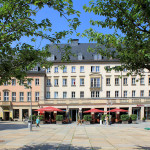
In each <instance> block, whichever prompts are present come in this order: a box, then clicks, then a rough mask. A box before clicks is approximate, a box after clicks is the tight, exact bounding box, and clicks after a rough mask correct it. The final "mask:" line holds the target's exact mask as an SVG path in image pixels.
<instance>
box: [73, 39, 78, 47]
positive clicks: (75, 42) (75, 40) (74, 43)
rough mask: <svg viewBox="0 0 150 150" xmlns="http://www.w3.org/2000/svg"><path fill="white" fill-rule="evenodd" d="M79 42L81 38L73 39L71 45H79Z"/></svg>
mask: <svg viewBox="0 0 150 150" xmlns="http://www.w3.org/2000/svg"><path fill="white" fill-rule="evenodd" d="M78 43H79V39H72V41H71V46H77V45H78Z"/></svg>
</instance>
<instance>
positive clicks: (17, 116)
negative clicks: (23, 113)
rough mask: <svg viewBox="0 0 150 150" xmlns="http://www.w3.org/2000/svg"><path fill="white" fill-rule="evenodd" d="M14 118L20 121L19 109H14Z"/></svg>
mask: <svg viewBox="0 0 150 150" xmlns="http://www.w3.org/2000/svg"><path fill="white" fill-rule="evenodd" d="M13 118H17V119H19V109H13Z"/></svg>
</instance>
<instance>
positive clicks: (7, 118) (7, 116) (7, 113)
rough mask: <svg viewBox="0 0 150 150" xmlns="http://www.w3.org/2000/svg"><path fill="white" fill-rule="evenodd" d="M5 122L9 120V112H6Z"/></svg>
mask: <svg viewBox="0 0 150 150" xmlns="http://www.w3.org/2000/svg"><path fill="white" fill-rule="evenodd" d="M4 120H6V121H7V120H9V112H4Z"/></svg>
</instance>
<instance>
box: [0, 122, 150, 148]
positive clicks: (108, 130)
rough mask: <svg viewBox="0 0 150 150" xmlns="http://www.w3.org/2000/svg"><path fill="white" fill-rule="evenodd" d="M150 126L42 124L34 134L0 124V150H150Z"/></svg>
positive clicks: (12, 124) (19, 125)
mask: <svg viewBox="0 0 150 150" xmlns="http://www.w3.org/2000/svg"><path fill="white" fill-rule="evenodd" d="M145 127H150V122H145V123H140V124H127V125H123V124H113V125H111V126H109V125H108V126H107V125H99V124H95V125H76V124H75V123H73V124H68V125H67V124H63V125H55V124H44V125H41V126H40V127H39V128H36V127H35V126H34V127H33V131H32V132H30V130H29V129H28V128H27V125H26V124H24V123H22V122H0V149H1V150H5V149H11V150H14V149H17V150H36V149H38V150H39V149H40V150H98V149H112V150H118V149H119V150H130V149H134V150H135V149H146V150H149V149H150V130H145V129H144V128H145Z"/></svg>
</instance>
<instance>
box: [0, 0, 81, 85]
mask: <svg viewBox="0 0 150 150" xmlns="http://www.w3.org/2000/svg"><path fill="white" fill-rule="evenodd" d="M46 5H47V6H48V7H50V8H53V9H55V10H57V11H58V12H59V13H60V16H63V17H65V18H66V20H67V21H68V22H69V26H70V28H68V30H66V31H61V32H55V34H53V35H52V36H51V35H50V32H51V30H52V28H51V27H52V24H51V22H50V20H49V19H48V18H45V19H44V20H42V21H41V22H40V23H37V22H36V20H34V19H33V16H36V15H37V12H38V11H40V10H41V9H43V8H44V7H45V6H46ZM73 14H76V15H77V16H78V17H79V12H78V11H75V10H74V9H73V3H72V0H7V1H4V0H0V85H1V84H3V83H4V82H5V81H8V80H11V78H12V77H15V78H17V79H24V78H25V77H26V75H27V74H26V72H27V71H28V70H30V69H31V68H33V67H34V66H35V65H37V63H39V64H40V65H41V66H45V67H48V66H50V65H51V63H50V62H48V61H47V60H46V58H47V57H50V56H51V54H50V53H49V50H48V46H45V47H44V48H43V49H38V48H35V47H34V46H32V45H30V44H27V43H26V42H24V43H19V42H18V44H16V45H15V46H12V44H14V42H16V41H20V39H21V38H22V37H24V36H27V37H29V39H31V41H33V42H35V37H41V38H42V39H48V40H49V41H50V42H53V43H59V42H60V39H61V38H62V37H65V36H66V35H67V34H72V32H73V31H72V30H73V29H76V27H77V26H78V25H79V24H80V22H79V20H78V18H77V17H75V18H71V19H69V18H67V17H69V16H71V15H73Z"/></svg>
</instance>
